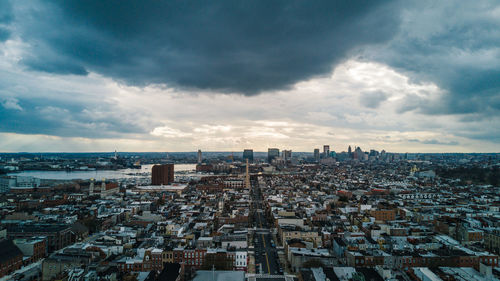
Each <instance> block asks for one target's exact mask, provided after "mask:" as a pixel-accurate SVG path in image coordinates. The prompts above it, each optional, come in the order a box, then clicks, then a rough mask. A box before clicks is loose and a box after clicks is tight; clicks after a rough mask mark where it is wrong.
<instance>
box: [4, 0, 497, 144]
mask: <svg viewBox="0 0 500 281" xmlns="http://www.w3.org/2000/svg"><path fill="white" fill-rule="evenodd" d="M113 3H114V2H107V1H97V0H96V1H56V0H54V1H2V2H0V147H1V149H0V150H1V151H0V152H19V151H23V152H60V151H67V152H104V151H114V150H115V149H116V150H118V151H135V152H143V151H144V152H145V151H171V152H175V151H195V150H197V149H201V150H203V151H240V150H243V149H245V148H253V149H254V151H267V148H269V147H277V148H280V149H292V150H293V151H304V152H311V151H312V150H313V149H314V148H320V147H321V146H322V145H323V144H329V145H330V146H331V147H332V150H335V151H345V150H346V149H347V146H348V145H351V146H359V147H361V148H362V149H363V150H369V149H377V150H383V149H385V150H386V151H390V152H403V153H404V152H500V151H499V150H500V149H499V148H500V146H499V144H500V126H498V124H500V4H499V3H495V1H474V2H472V1H470V2H468V1H467V2H463V1H439V2H437V3H436V2H433V1H404V2H403V1H370V2H368V4H367V3H366V2H362V1H349V2H336V1H324V2H323V1H316V2H314V3H310V2H301V1H274V2H273V1H252V2H247V1H216V2H214V3H210V4H206V3H199V2H190V1H142V2H141V4H140V5H139V4H137V2H135V1H121V2H120V4H119V5H113ZM47 15H49V16H47Z"/></svg>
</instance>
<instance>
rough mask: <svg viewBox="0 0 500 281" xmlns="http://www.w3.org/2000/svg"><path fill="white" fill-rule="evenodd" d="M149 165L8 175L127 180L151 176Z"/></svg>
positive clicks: (185, 168) (181, 168)
mask: <svg viewBox="0 0 500 281" xmlns="http://www.w3.org/2000/svg"><path fill="white" fill-rule="evenodd" d="M151 167H153V164H150V165H141V168H140V169H122V170H96V171H72V172H68V171H22V172H18V173H9V174H8V175H12V176H30V177H35V178H39V179H54V180H76V179H82V180H87V179H92V178H93V179H102V178H105V179H128V178H140V177H144V176H145V175H146V174H151ZM195 169H196V164H175V166H174V171H175V173H178V172H184V173H187V172H190V171H193V172H194V170H195Z"/></svg>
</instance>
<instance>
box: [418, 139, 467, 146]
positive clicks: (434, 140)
mask: <svg viewBox="0 0 500 281" xmlns="http://www.w3.org/2000/svg"><path fill="white" fill-rule="evenodd" d="M408 141H409V142H416V143H422V144H432V145H459V144H460V143H459V142H457V141H440V140H436V139H429V140H419V139H410V140H408Z"/></svg>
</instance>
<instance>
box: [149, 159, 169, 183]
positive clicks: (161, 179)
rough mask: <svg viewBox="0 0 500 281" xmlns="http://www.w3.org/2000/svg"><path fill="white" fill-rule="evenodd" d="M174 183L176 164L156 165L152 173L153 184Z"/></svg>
mask: <svg viewBox="0 0 500 281" xmlns="http://www.w3.org/2000/svg"><path fill="white" fill-rule="evenodd" d="M172 182H174V164H162V165H154V166H153V169H152V171H151V184H152V185H162V184H165V185H167V184H171V183H172Z"/></svg>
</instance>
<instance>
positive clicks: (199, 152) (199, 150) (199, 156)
mask: <svg viewBox="0 0 500 281" xmlns="http://www.w3.org/2000/svg"><path fill="white" fill-rule="evenodd" d="M202 160H203V159H202V158H201V149H198V164H201V162H202Z"/></svg>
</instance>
